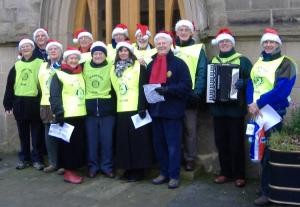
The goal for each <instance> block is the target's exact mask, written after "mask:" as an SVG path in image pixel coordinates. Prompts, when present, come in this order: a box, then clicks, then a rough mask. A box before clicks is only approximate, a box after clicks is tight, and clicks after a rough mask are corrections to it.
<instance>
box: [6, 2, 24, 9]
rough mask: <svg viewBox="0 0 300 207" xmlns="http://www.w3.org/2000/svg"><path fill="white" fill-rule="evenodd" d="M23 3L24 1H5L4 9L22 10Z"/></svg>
mask: <svg viewBox="0 0 300 207" xmlns="http://www.w3.org/2000/svg"><path fill="white" fill-rule="evenodd" d="M21 2H22V1H18V0H4V8H7V9H16V8H20V7H21V6H22V5H20V3H21ZM21 4H22V3H21Z"/></svg>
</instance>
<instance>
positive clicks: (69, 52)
mask: <svg viewBox="0 0 300 207" xmlns="http://www.w3.org/2000/svg"><path fill="white" fill-rule="evenodd" d="M69 55H77V56H78V57H79V59H80V58H81V52H80V51H79V50H78V49H77V48H76V47H68V48H67V50H66V51H65V52H64V55H63V58H64V60H65V59H66V58H67V57H68V56H69Z"/></svg>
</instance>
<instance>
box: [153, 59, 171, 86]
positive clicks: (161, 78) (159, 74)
mask: <svg viewBox="0 0 300 207" xmlns="http://www.w3.org/2000/svg"><path fill="white" fill-rule="evenodd" d="M166 82H167V56H166V55H157V56H156V58H155V60H154V62H153V65H152V71H151V75H150V80H149V83H150V84H155V83H160V84H161V83H166Z"/></svg>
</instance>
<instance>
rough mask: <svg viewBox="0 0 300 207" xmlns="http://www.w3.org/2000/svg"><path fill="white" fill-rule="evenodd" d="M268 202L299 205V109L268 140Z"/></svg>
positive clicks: (293, 111)
mask: <svg viewBox="0 0 300 207" xmlns="http://www.w3.org/2000/svg"><path fill="white" fill-rule="evenodd" d="M269 147H270V161H269V163H270V165H271V170H270V172H271V173H270V186H269V187H270V200H271V201H272V202H275V203H282V204H292V205H300V108H296V109H294V110H292V113H291V117H290V119H289V121H287V122H286V123H285V124H284V126H283V128H282V130H281V131H280V132H275V133H273V134H272V135H271V137H270V140H269Z"/></svg>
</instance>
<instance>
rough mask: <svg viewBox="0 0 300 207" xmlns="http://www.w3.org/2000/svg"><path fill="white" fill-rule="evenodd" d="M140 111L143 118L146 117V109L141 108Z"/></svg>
mask: <svg viewBox="0 0 300 207" xmlns="http://www.w3.org/2000/svg"><path fill="white" fill-rule="evenodd" d="M138 113H139V116H140V117H141V119H144V118H145V117H146V115H147V114H146V111H145V110H140V111H139V112H138Z"/></svg>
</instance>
